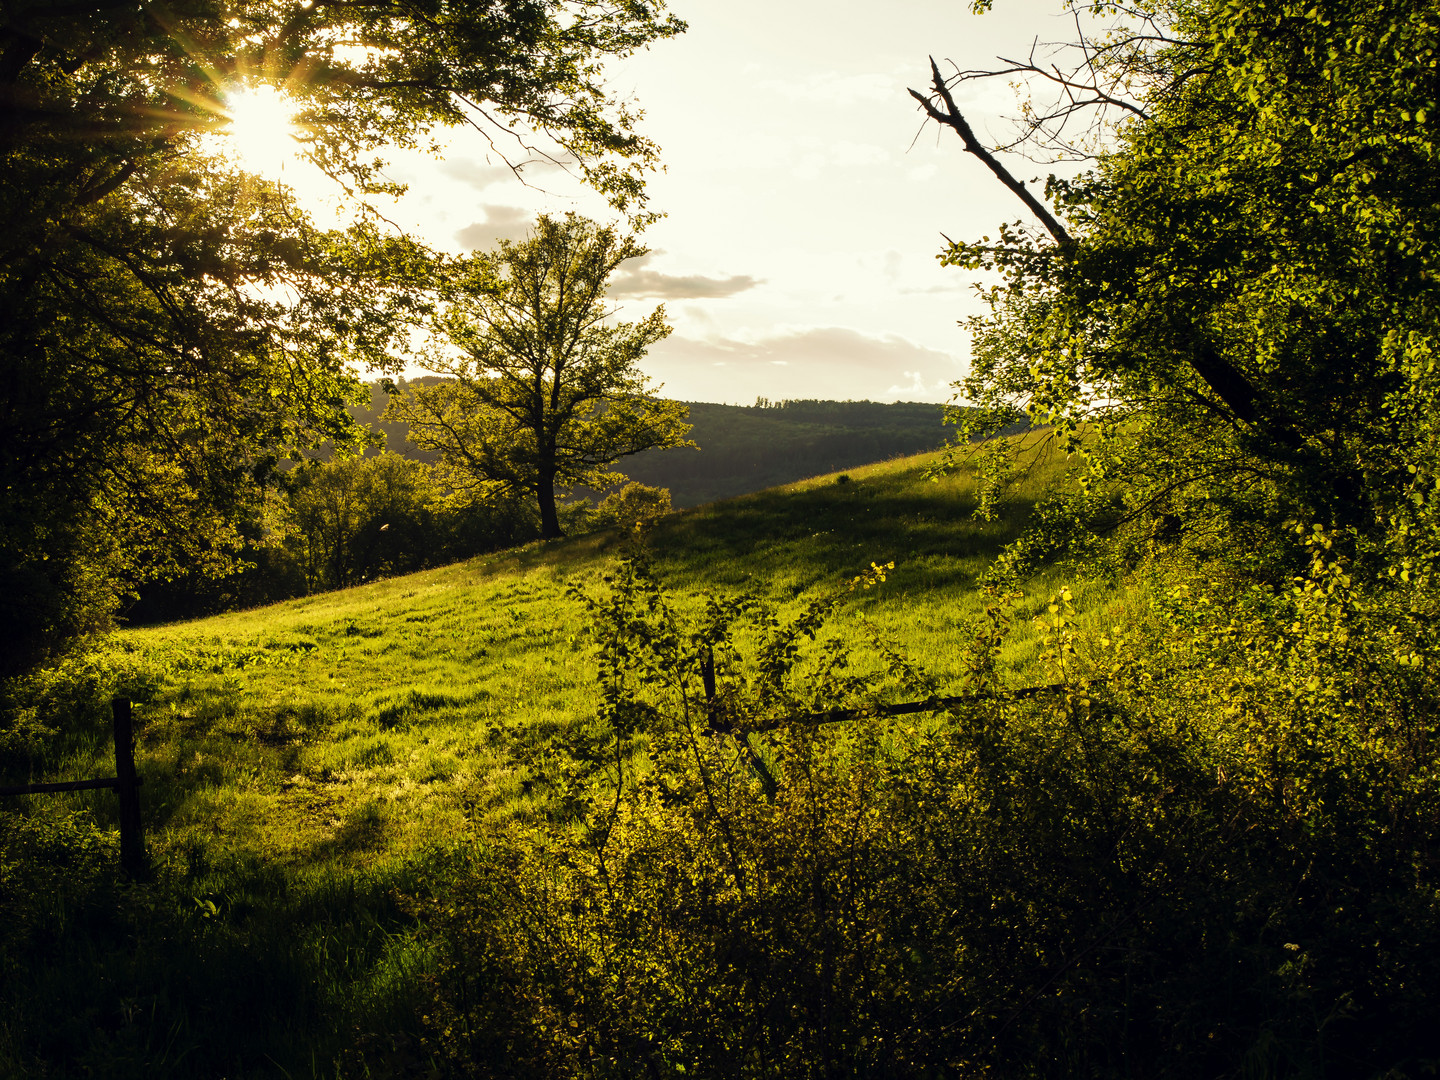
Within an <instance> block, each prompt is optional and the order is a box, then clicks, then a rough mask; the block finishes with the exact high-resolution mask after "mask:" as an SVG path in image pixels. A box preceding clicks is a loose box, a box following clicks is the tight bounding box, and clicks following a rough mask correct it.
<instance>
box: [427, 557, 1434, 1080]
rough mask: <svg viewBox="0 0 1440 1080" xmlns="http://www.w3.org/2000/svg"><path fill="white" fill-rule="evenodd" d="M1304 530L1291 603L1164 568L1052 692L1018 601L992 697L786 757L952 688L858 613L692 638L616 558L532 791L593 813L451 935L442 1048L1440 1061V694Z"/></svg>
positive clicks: (685, 1063) (1138, 1065)
mask: <svg viewBox="0 0 1440 1080" xmlns="http://www.w3.org/2000/svg"><path fill="white" fill-rule="evenodd" d="M1314 537H1315V538H1316V539H1315V540H1314V541H1313V543H1312V545H1311V546H1312V548H1313V549H1314V550H1315V551H1316V553H1317V557H1316V558H1315V560H1314V563H1313V565H1312V567H1311V570H1310V572H1309V573H1308V574H1307V575H1304V576H1302V577H1301V578H1298V579H1297V580H1295V581H1294V582H1292V583H1291V584H1290V585H1289V586H1288V587H1287V588H1286V589H1284V590H1268V591H1267V590H1264V589H1261V588H1258V587H1254V586H1250V585H1245V584H1236V583H1227V582H1223V581H1213V580H1210V579H1207V578H1204V577H1201V576H1199V575H1198V574H1197V573H1196V572H1195V571H1194V570H1193V569H1187V568H1185V567H1184V566H1183V565H1180V564H1178V563H1176V564H1174V565H1170V566H1168V567H1156V566H1155V565H1154V564H1152V565H1151V567H1150V569H1149V570H1148V571H1147V576H1146V580H1145V581H1143V582H1139V583H1136V584H1137V590H1136V591H1135V592H1133V593H1132V594H1131V595H1134V596H1140V597H1143V598H1144V599H1143V602H1142V601H1140V600H1137V601H1135V602H1133V603H1131V604H1130V605H1129V606H1128V607H1126V608H1124V609H1123V610H1122V609H1121V608H1120V605H1115V606H1114V610H1112V611H1111V612H1110V613H1109V614H1108V615H1107V616H1106V618H1105V620H1104V621H1103V622H1093V621H1092V623H1090V624H1087V625H1086V626H1084V627H1082V625H1081V623H1080V622H1079V621H1078V618H1077V616H1076V614H1075V613H1074V612H1073V611H1072V610H1071V605H1070V597H1069V594H1068V591H1066V592H1062V593H1061V594H1060V595H1059V596H1057V597H1055V598H1054V600H1053V602H1052V603H1051V604H1050V605H1049V606H1048V609H1047V610H1046V611H1045V612H1044V613H1043V614H1042V616H1041V617H1040V618H1041V621H1042V623H1043V629H1044V631H1045V635H1046V642H1047V648H1046V653H1045V662H1046V663H1047V664H1048V665H1049V666H1050V669H1051V670H1050V674H1049V678H1050V679H1051V680H1052V681H1053V682H1054V683H1055V684H1057V685H1059V686H1061V687H1062V688H1064V689H1061V690H1058V691H1056V692H1054V693H1048V694H1045V693H1041V694H1034V695H1030V696H1009V697H1006V696H1004V695H1003V694H1001V695H999V696H996V686H995V680H994V675H993V667H989V666H987V658H988V657H993V654H994V652H995V650H996V649H998V646H999V643H1000V641H1001V639H1002V637H1003V633H1002V632H1001V631H1003V628H1004V626H1005V625H1006V624H1007V622H1008V621H1009V620H1010V618H1011V617H1012V616H1011V613H1010V612H1009V611H1008V609H1007V603H1006V600H1005V599H1004V598H1003V597H1000V596H998V595H997V598H996V600H995V603H994V605H993V606H992V609H991V610H990V611H989V612H988V613H987V614H986V615H985V616H982V617H981V618H979V619H978V620H977V623H976V627H975V630H976V637H975V640H976V660H975V678H974V680H973V683H972V685H973V686H974V687H976V688H977V689H978V690H980V691H982V692H983V693H982V695H981V696H977V697H975V698H974V699H972V700H971V701H969V702H967V703H964V704H962V705H960V706H959V707H956V708H953V709H952V710H951V711H950V712H949V713H948V714H934V715H932V716H931V717H929V718H922V719H918V720H917V719H916V718H914V717H908V718H904V719H888V720H887V719H881V718H878V717H872V718H871V719H867V720H859V721H854V722H851V723H845V724H834V725H831V724H815V723H792V724H785V725H781V726H779V727H776V728H773V729H770V724H771V723H772V722H773V721H775V719H776V718H777V717H779V716H783V715H793V714H795V713H803V712H806V711H808V710H811V709H813V708H815V707H817V706H826V707H829V706H833V705H837V704H850V705H859V706H863V705H865V703H866V702H868V701H871V700H873V698H874V695H875V694H876V693H877V692H879V691H880V690H881V689H883V688H884V687H886V686H887V685H888V686H889V687H890V688H891V689H892V690H895V689H898V690H904V691H906V692H908V693H910V694H912V695H921V696H923V695H924V694H925V693H927V692H928V689H929V688H928V687H927V686H926V685H925V682H924V679H923V676H921V675H920V674H918V673H916V672H914V671H912V670H910V669H909V668H908V667H907V666H906V665H905V664H904V663H903V661H901V660H900V659H899V658H898V657H895V656H894V655H893V654H890V653H888V651H887V650H886V649H885V648H884V646H883V643H879V642H877V643H876V646H875V648H874V649H873V650H871V653H870V657H869V659H868V660H867V659H866V658H864V657H858V656H853V655H851V654H850V653H849V652H848V651H847V650H846V649H845V648H843V647H842V646H841V645H840V644H839V643H838V640H837V639H835V638H832V637H827V634H826V632H825V620H826V617H827V615H828V613H829V611H830V610H831V609H832V606H833V603H834V602H836V600H837V599H838V597H835V596H832V597H831V598H829V599H828V600H827V601H824V602H821V603H817V604H815V605H812V606H811V607H810V608H808V609H806V610H805V611H804V612H802V613H801V614H800V615H799V616H798V617H796V618H792V619H783V618H780V617H779V616H778V615H777V614H776V613H775V612H774V611H771V610H769V609H768V608H766V607H764V606H763V605H760V604H757V603H755V602H753V601H750V600H744V599H741V600H732V601H718V600H713V599H712V600H710V601H708V602H707V603H706V605H705V607H704V611H703V613H702V615H700V616H699V617H698V618H697V619H696V620H694V621H692V622H689V623H687V622H686V621H685V620H682V619H681V618H679V616H677V615H676V614H675V611H674V608H673V606H672V604H671V602H670V600H669V598H668V597H667V596H666V595H665V594H664V592H663V591H662V590H660V589H659V587H658V586H657V585H656V584H655V583H654V582H653V580H651V579H650V578H649V576H648V572H647V571H646V568H645V565H644V563H643V560H641V561H639V562H633V561H632V562H630V563H628V564H626V565H625V567H624V568H623V569H622V572H621V574H620V575H618V576H617V578H616V580H615V581H614V583H613V592H612V593H611V594H610V595H609V596H608V597H606V598H603V599H601V600H596V601H592V604H593V610H594V612H595V615H596V621H597V633H598V636H599V639H600V643H601V646H602V655H601V660H602V680H603V687H604V692H605V695H604V699H605V706H604V709H603V710H602V713H601V715H600V716H599V717H597V719H596V721H595V723H594V724H593V725H592V726H591V728H590V729H589V730H588V731H587V732H586V733H584V734H583V735H581V736H577V737H576V738H575V739H574V740H572V743H571V745H570V748H569V749H570V755H569V757H568V758H565V759H563V760H560V759H555V758H551V759H547V760H545V761H541V762H533V763H532V765H531V768H532V776H534V777H535V780H536V782H544V783H549V784H550V785H551V786H552V788H553V789H554V791H555V792H556V793H557V795H558V796H559V798H557V800H556V803H555V805H557V806H559V807H564V808H567V810H568V815H560V816H557V817H556V819H555V820H553V821H551V822H550V823H549V824H548V826H545V827H541V828H536V829H532V830H529V831H525V830H517V831H516V832H514V833H512V834H511V835H510V836H508V837H507V838H504V839H502V840H497V841H496V842H495V843H494V845H493V846H492V847H491V849H490V851H489V854H488V855H487V857H486V859H485V860H483V861H482V862H481V863H480V864H479V865H478V866H477V868H476V869H475V870H474V871H473V872H472V873H471V874H469V875H467V876H465V877H464V878H463V879H462V880H461V881H459V882H458V883H457V884H456V885H455V886H454V888H453V890H452V891H451V893H450V895H449V896H448V898H447V899H445V900H444V901H442V902H440V903H439V904H438V906H437V908H436V910H435V912H434V920H433V923H432V926H433V928H434V930H435V933H436V935H437V937H438V938H439V939H440V940H441V941H443V943H444V944H443V947H442V953H443V961H442V964H441V969H440V972H439V974H438V975H437V977H436V981H435V984H434V994H435V1004H434V1008H433V1010H432V1014H431V1020H432V1039H433V1045H434V1048H435V1050H436V1052H437V1053H438V1054H440V1055H441V1056H442V1057H444V1059H445V1060H447V1061H448V1063H449V1066H450V1067H451V1069H452V1070H453V1071H454V1072H456V1073H457V1074H460V1075H477V1076H485V1075H516V1076H519V1075H533V1076H542V1075H543V1076H560V1075H579V1074H585V1075H598V1076H632V1075H637V1074H639V1075H668V1074H674V1073H684V1074H687V1075H692V1076H694V1075H700V1076H715V1077H721V1076H726V1077H731V1076H734V1077H749V1076H785V1077H790V1076H794V1077H809V1076H877V1077H878V1076H930V1075H946V1076H962V1075H978V1074H991V1073H993V1074H995V1075H1003V1076H1037V1077H1039V1076H1056V1077H1059V1076H1065V1077H1069V1076H1077V1075H1094V1076H1116V1077H1119V1076H1130V1075H1164V1076H1175V1077H1190V1076H1194V1077H1209V1076H1241V1075H1244V1076H1320V1075H1335V1074H1337V1073H1339V1074H1344V1075H1356V1076H1406V1075H1420V1074H1421V1073H1423V1072H1425V1071H1426V1070H1427V1069H1433V1067H1434V1063H1435V1062H1436V1061H1437V1060H1440V1038H1437V1034H1436V1032H1435V1029H1434V1025H1433V1023H1432V1020H1433V1016H1434V1015H1435V1014H1436V1010H1437V1006H1440V1002H1437V1000H1436V997H1437V987H1440V971H1437V960H1436V957H1437V956H1440V952H1437V946H1440V919H1437V916H1440V911H1437V896H1440V891H1437V885H1440V882H1437V880H1436V873H1435V868H1434V862H1433V859H1432V858H1431V855H1430V853H1431V852H1432V851H1433V850H1434V843H1435V839H1436V835H1437V830H1436V826H1437V811H1440V790H1437V781H1436V780H1435V779H1434V778H1435V777H1436V776H1437V775H1440V772H1437V770H1436V765H1437V762H1436V753H1435V722H1434V717H1435V715H1436V709H1435V705H1436V699H1437V690H1440V687H1437V685H1436V682H1435V679H1434V676H1433V675H1431V674H1429V673H1428V669H1427V668H1426V667H1425V665H1424V664H1423V663H1422V664H1421V665H1420V666H1419V667H1417V666H1416V665H1415V663H1414V662H1413V661H1412V660H1409V659H1405V658H1398V657H1397V653H1396V650H1395V647H1394V646H1395V642H1394V641H1393V640H1391V639H1390V638H1387V637H1386V635H1385V634H1383V633H1381V632H1380V631H1379V628H1378V625H1377V624H1378V623H1380V622H1382V621H1383V620H1385V619H1387V618H1389V617H1390V616H1392V615H1393V612H1392V611H1389V610H1388V609H1387V608H1386V603H1385V602H1383V601H1384V597H1383V596H1382V595H1380V594H1378V593H1373V592H1372V594H1371V595H1370V596H1369V597H1368V598H1367V597H1366V596H1362V595H1361V592H1360V590H1358V589H1357V588H1356V587H1355V586H1354V585H1353V583H1351V582H1350V581H1349V578H1348V576H1347V574H1346V573H1345V568H1344V566H1343V565H1342V564H1341V563H1340V562H1338V561H1337V560H1336V559H1334V558H1332V557H1331V549H1330V547H1328V546H1327V541H1328V539H1329V538H1328V537H1327V536H1326V535H1325V534H1324V532H1323V531H1319V532H1316V533H1315V534H1314ZM880 572H881V571H880V570H879V568H876V574H879V573H880ZM874 580H875V577H874V576H872V578H871V579H870V581H871V582H873V581H874ZM1141 585H1143V586H1144V588H1139V586H1141ZM997 628H999V629H997ZM1408 647H1409V646H1407V648H1408ZM1412 653H1413V650H1412ZM1408 655H1410V654H1407V656H1408ZM712 671H713V676H712V675H711V674H710V673H711V672H712ZM712 680H713V693H707V691H706V683H707V681H712ZM985 695H989V696H985ZM747 731H748V732H749V734H746V732H747Z"/></svg>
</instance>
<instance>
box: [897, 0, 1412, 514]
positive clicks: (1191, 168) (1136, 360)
mask: <svg viewBox="0 0 1440 1080" xmlns="http://www.w3.org/2000/svg"><path fill="white" fill-rule="evenodd" d="M1075 7H1076V9H1077V10H1078V11H1079V12H1081V13H1082V14H1086V15H1090V16H1094V17H1097V18H1098V17H1108V16H1109V15H1111V14H1114V15H1117V16H1118V22H1117V24H1116V25H1115V26H1114V28H1112V29H1109V30H1104V31H1101V32H1100V33H1098V34H1096V35H1094V36H1093V37H1092V38H1091V39H1089V40H1087V41H1084V42H1076V43H1074V45H1075V51H1074V55H1075V56H1077V57H1078V58H1079V59H1078V60H1077V62H1076V63H1075V64H1074V65H1072V66H1069V67H1066V66H1065V65H1064V64H1060V63H1052V64H1050V65H1048V66H1047V64H1046V63H1042V62H1038V61H1037V60H1036V58H1035V57H1033V56H1032V57H1031V59H1030V60H1028V61H1020V62H1017V63H1012V64H1009V65H1007V66H1006V68H1004V69H998V70H994V71H967V72H960V73H958V74H957V75H956V76H954V77H948V78H947V77H945V76H943V75H942V74H941V72H940V69H939V68H938V66H937V67H935V68H934V69H933V71H932V76H933V77H932V83H931V86H930V87H929V89H928V92H927V93H919V92H914V91H912V93H914V94H915V96H917V97H918V98H920V99H921V101H922V102H923V103H924V107H925V108H926V109H927V111H928V113H929V115H930V116H931V117H932V118H933V119H935V120H936V121H938V122H940V123H942V124H946V125H948V126H950V127H952V128H954V129H955V130H956V132H957V133H958V134H960V135H961V137H962V138H964V139H965V140H966V148H967V150H970V151H971V153H973V154H975V155H976V156H977V157H980V158H981V159H982V160H983V161H984V162H985V164H986V165H987V166H988V167H990V168H991V170H992V172H994V173H995V175H996V176H998V177H1000V178H1001V179H1002V180H1005V181H1006V182H1007V183H1008V184H1009V185H1010V186H1011V187H1012V189H1015V190H1017V193H1022V192H1021V191H1020V190H1019V189H1018V188H1017V187H1016V182H1015V180H1014V177H1013V175H1012V174H1010V173H1009V171H1008V169H1006V167H1005V166H1004V165H1003V163H1002V162H1001V161H1000V160H999V158H998V157H997V156H996V154H995V153H994V152H992V151H991V150H989V149H988V148H986V147H983V146H980V145H979V143H978V141H977V140H975V139H974V136H973V133H972V132H970V130H969V127H968V125H967V124H966V123H965V120H964V117H963V116H962V115H961V113H960V111H959V110H958V109H957V107H956V103H955V98H954V92H953V91H954V88H955V86H956V85H957V83H958V82H963V81H967V80H971V79H981V78H989V77H993V76H995V75H1005V76H1007V77H1013V76H1014V75H1015V73H1017V72H1020V73H1023V74H1027V75H1031V76H1037V75H1043V76H1044V78H1045V79H1048V81H1049V83H1050V84H1051V85H1052V86H1058V88H1059V89H1060V91H1061V94H1060V97H1059V98H1058V100H1057V103H1056V104H1055V105H1054V107H1047V106H1045V105H1044V104H1043V103H1041V102H1040V100H1039V99H1036V100H1035V101H1032V103H1031V105H1030V106H1029V110H1028V112H1027V114H1026V116H1025V118H1024V119H1023V123H1022V126H1021V128H1020V129H1019V131H1018V132H1017V141H1016V145H1018V146H1020V147H1022V148H1028V149H1029V150H1031V151H1037V152H1039V153H1040V154H1042V155H1047V154H1062V155H1063V154H1067V153H1068V154H1071V155H1072V156H1073V155H1075V154H1076V153H1077V152H1078V153H1079V154H1081V155H1084V154H1090V155H1092V156H1093V167H1092V168H1091V169H1090V170H1089V171H1088V172H1086V173H1084V174H1082V175H1081V176H1080V177H1079V178H1078V179H1075V180H1071V181H1063V180H1057V179H1054V178H1052V179H1051V181H1050V183H1049V186H1048V188H1047V191H1046V194H1047V196H1048V200H1047V202H1046V203H1045V204H1043V205H1042V204H1039V200H1037V199H1035V198H1034V196H1032V195H1030V193H1029V192H1028V191H1024V192H1023V195H1024V197H1026V198H1027V199H1028V200H1029V202H1028V203H1027V205H1029V206H1030V208H1031V210H1032V211H1034V217H1035V219H1036V220H1037V221H1038V222H1039V224H1040V228H1035V227H1033V226H1031V225H1027V224H1026V223H1024V222H1016V223H1014V224H1011V225H1007V226H1005V227H1003V228H1002V229H1001V230H1000V233H999V235H998V237H997V238H996V239H994V240H992V239H991V238H988V237H987V238H985V239H982V240H981V241H979V242H957V243H953V244H950V245H949V247H948V248H947V249H946V251H945V252H944V253H943V259H944V261H946V262H948V263H951V264H955V265H960V266H964V267H969V268H972V269H979V268H988V269H990V270H993V271H998V272H999V274H1000V275H1001V278H1002V281H1003V283H1002V284H1000V285H999V286H997V287H995V288H994V289H993V290H992V291H991V292H990V293H989V296H990V302H991V314H990V315H989V316H988V317H986V318H983V319H981V320H978V321H977V322H976V323H975V325H974V329H975V331H976V339H975V341H976V345H975V366H974V370H973V374H972V377H971V379H970V381H969V382H968V383H967V384H966V387H965V391H966V393H967V394H968V395H970V396H971V398H972V399H973V400H976V401H980V402H983V403H986V404H989V405H991V406H994V407H996V408H998V409H999V410H1000V411H1001V413H1004V412H1006V411H1007V410H1014V409H1015V408H1017V407H1018V408H1020V409H1026V410H1028V411H1029V413H1030V415H1031V416H1032V417H1033V418H1035V419H1037V420H1042V421H1046V420H1049V421H1057V422H1060V423H1061V424H1062V425H1069V426H1071V427H1074V426H1077V425H1080V424H1083V423H1089V424H1091V425H1093V424H1094V423H1096V422H1100V421H1111V422H1114V423H1115V424H1117V425H1120V426H1122V427H1123V430H1124V432H1125V438H1124V440H1120V441H1116V442H1113V443H1111V444H1109V445H1108V449H1107V450H1106V451H1103V452H1100V456H1101V457H1103V456H1104V454H1105V453H1109V454H1111V455H1112V458H1111V460H1110V461H1109V462H1108V464H1104V463H1102V464H1101V465H1100V468H1101V471H1104V470H1105V469H1109V470H1110V472H1111V474H1112V475H1115V473H1116V471H1117V470H1119V471H1121V472H1123V474H1124V475H1125V478H1126V479H1127V481H1129V482H1130V484H1131V486H1130V488H1129V491H1128V494H1127V495H1126V498H1128V499H1129V500H1130V501H1131V503H1132V505H1134V506H1135V507H1137V508H1139V507H1142V506H1146V507H1151V508H1153V509H1159V510H1164V511H1171V510H1174V511H1178V512H1180V513H1181V514H1182V516H1185V517H1187V518H1188V519H1190V520H1192V521H1193V522H1194V523H1196V524H1199V523H1201V522H1203V521H1204V520H1214V514H1215V511H1216V510H1217V509H1219V508H1221V507H1225V508H1227V509H1226V510H1225V514H1227V515H1229V516H1228V518H1227V519H1226V520H1228V521H1229V522H1230V524H1235V523H1236V522H1237V521H1238V520H1241V519H1247V520H1265V521H1268V522H1271V523H1278V522H1279V521H1280V520H1282V519H1286V518H1290V519H1293V518H1297V517H1298V518H1303V519H1306V520H1323V521H1325V522H1327V523H1331V524H1334V525H1336V526H1340V527H1347V528H1355V529H1359V530H1362V531H1366V530H1368V531H1369V532H1371V533H1372V534H1373V533H1377V532H1380V533H1383V532H1385V530H1386V529H1388V528H1389V522H1390V519H1391V517H1392V516H1393V514H1394V513H1395V511H1396V507H1397V506H1400V505H1402V504H1404V503H1406V502H1407V501H1408V495H1409V493H1410V492H1411V490H1412V488H1413V485H1414V482H1415V479H1414V478H1415V477H1416V475H1417V471H1416V470H1419V471H1420V472H1421V473H1423V474H1425V475H1427V476H1428V475H1433V474H1434V470H1435V468H1436V466H1437V465H1440V462H1436V461H1435V426H1434V420H1433V417H1434V416H1435V410H1434V407H1433V405H1434V401H1435V394H1436V375H1435V371H1434V356H1435V351H1436V345H1437V340H1436V316H1437V292H1436V289H1437V277H1436V272H1437V269H1440V266H1437V262H1436V260H1437V248H1436V239H1437V230H1440V204H1437V202H1436V200H1435V197H1434V191H1433V188H1434V177H1435V175H1436V172H1437V164H1440V162H1437V152H1440V144H1437V139H1436V102H1435V96H1436V87H1437V81H1436V59H1437V46H1440V9H1437V7H1436V5H1435V4H1434V3H1431V2H1426V3H1420V4H1414V3H1397V2H1391V3H1379V4H1372V3H1358V2H1355V0H1321V2H1320V3H1318V4H1317V3H1309V2H1307V3H1303V4H1302V3H1298V2H1293V0H1263V2H1261V3H1248V2H1247V3H1240V2H1232V0H1203V2H1199V3H1190V2H1177V3H1166V4H1161V5H1156V6H1154V7H1138V8H1137V7H1128V8H1125V7H1122V8H1118V9H1117V8H1114V7H1111V6H1110V5H1096V6H1094V7H1093V8H1092V7H1090V6H1089V5H1083V4H1078V5H1075ZM1077 132H1083V133H1088V134H1089V135H1091V136H1095V137H1093V138H1091V139H1090V140H1089V141H1088V142H1086V140H1085V139H1084V138H1082V137H1078V135H1077ZM1114 455H1118V457H1117V456H1114ZM1097 460H1098V459H1097ZM1237 511H1238V512H1239V517H1238V518H1237V517H1236V516H1235V514H1236V512H1237Z"/></svg>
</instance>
